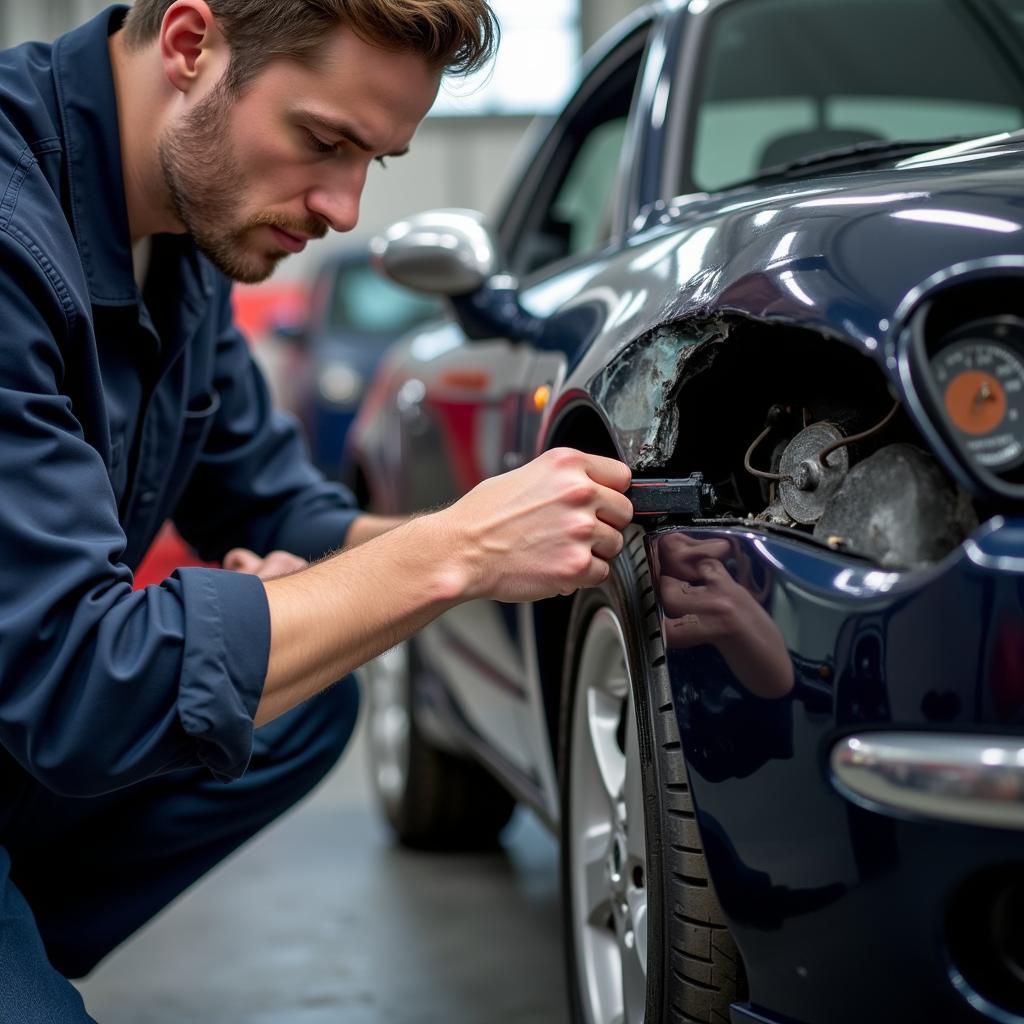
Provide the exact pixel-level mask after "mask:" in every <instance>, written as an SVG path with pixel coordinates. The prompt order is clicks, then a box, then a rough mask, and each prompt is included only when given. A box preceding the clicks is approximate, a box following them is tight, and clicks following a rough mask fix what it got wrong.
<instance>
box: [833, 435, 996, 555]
mask: <svg viewBox="0 0 1024 1024" xmlns="http://www.w3.org/2000/svg"><path fill="white" fill-rule="evenodd" d="M977 525H978V520H977V517H976V515H975V513H974V509H973V508H972V506H971V503H970V501H969V499H968V498H967V496H966V495H965V494H964V493H963V492H962V491H958V490H957V489H956V488H955V487H953V485H952V484H951V483H950V482H949V481H948V480H947V479H946V477H945V475H944V474H943V472H942V470H941V469H940V468H939V466H938V464H937V463H936V462H935V460H934V459H933V458H932V457H931V456H930V455H927V454H926V453H925V452H923V451H921V449H919V448H916V447H914V446H913V445H910V444H904V443H899V444H890V445H886V447H884V448H880V449H879V450H878V451H877V452H875V453H874V454H873V455H870V456H868V458H866V459H864V460H863V461H861V462H858V463H857V464H856V465H855V466H854V467H853V469H851V470H850V472H849V473H848V474H847V475H846V478H845V479H844V480H843V481H842V483H841V485H840V487H839V489H838V490H837V491H836V492H835V494H834V496H833V497H832V500H831V501H830V502H829V503H828V505H827V506H826V508H825V510H824V512H823V514H822V516H821V518H820V519H819V520H818V523H817V525H816V526H815V528H814V536H815V537H818V538H819V539H821V540H824V541H826V542H831V541H832V540H833V539H836V538H839V539H841V540H842V541H843V542H844V544H845V546H847V547H849V548H850V549H851V550H853V551H856V552H857V553H858V554H861V555H864V556H866V557H868V558H870V559H871V560H872V561H874V562H877V563H878V564H879V565H880V566H881V567H882V568H885V569H922V568H924V567H925V566H928V565H931V564H933V563H934V562H937V561H938V560H939V559H941V558H942V557H943V556H945V555H946V554H947V553H948V552H949V551H951V550H952V549H953V548H955V547H956V546H957V545H958V544H960V543H962V542H963V540H964V538H965V537H966V536H967V535H968V534H969V533H970V532H971V530H973V529H974V528H975V527H976V526H977Z"/></svg>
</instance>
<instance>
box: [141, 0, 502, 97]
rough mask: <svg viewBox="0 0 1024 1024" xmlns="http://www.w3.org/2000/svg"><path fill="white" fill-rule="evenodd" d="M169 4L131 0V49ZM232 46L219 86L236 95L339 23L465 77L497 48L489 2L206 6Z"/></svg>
mask: <svg viewBox="0 0 1024 1024" xmlns="http://www.w3.org/2000/svg"><path fill="white" fill-rule="evenodd" d="M173 2H174V0H135V3H134V5H133V6H132V8H131V10H130V11H129V12H128V15H127V17H126V19H125V23H124V32H125V41H126V42H127V44H128V45H129V47H131V48H139V47H142V46H145V45H147V44H148V43H151V42H152V41H153V40H155V39H156V38H157V37H158V36H159V34H160V27H161V25H162V23H163V18H164V14H166V13H167V9H168V8H169V7H170V6H171V4H172V3H173ZM206 3H207V4H208V5H209V7H210V10H211V11H212V12H213V15H214V17H215V18H216V19H217V22H218V24H219V25H220V28H221V31H222V32H223V33H224V37H225V38H226V39H227V42H228V45H229V46H230V48H231V61H230V64H229V67H228V72H227V76H226V80H225V82H224V85H225V86H226V87H227V88H228V89H231V90H237V89H240V88H241V87H242V86H243V85H245V83H246V82H248V81H250V80H251V79H252V78H254V77H255V76H256V75H257V74H258V73H259V72H260V71H261V70H262V69H263V68H264V67H265V66H266V65H267V64H268V63H270V61H272V60H274V59H276V58H279V57H286V58H291V59H293V60H298V61H315V59H316V57H317V55H318V51H319V50H320V48H321V46H322V45H323V43H324V39H325V37H326V35H327V33H328V32H329V31H330V30H332V29H333V28H335V27H337V26H339V25H344V26H346V27H348V28H350V29H351V30H352V31H353V32H354V33H355V34H356V35H358V36H359V37H360V38H361V39H363V40H364V41H365V42H367V43H370V44H371V45H373V46H379V47H380V48H381V49H384V50H396V51H403V52H411V53H416V54H419V55H421V56H422V57H423V58H424V59H425V60H426V61H427V63H428V64H429V65H430V66H431V67H432V68H433V69H434V70H436V71H443V72H445V73H446V74H470V73H471V72H473V71H477V70H479V69H480V68H482V67H483V66H484V65H485V64H486V63H487V62H488V61H489V60H490V58H491V57H492V56H493V54H494V51H495V49H496V48H497V45H498V38H499V29H498V22H497V19H496V18H495V16H494V11H493V10H492V9H491V7H490V4H489V3H488V0H206Z"/></svg>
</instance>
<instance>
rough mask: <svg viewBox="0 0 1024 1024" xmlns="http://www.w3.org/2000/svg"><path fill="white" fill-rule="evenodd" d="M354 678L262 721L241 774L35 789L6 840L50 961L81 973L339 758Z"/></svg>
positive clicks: (181, 774) (200, 773)
mask: <svg viewBox="0 0 1024 1024" xmlns="http://www.w3.org/2000/svg"><path fill="white" fill-rule="evenodd" d="M358 707H359V696H358V688H357V686H356V682H355V680H354V679H353V678H351V677H349V678H348V679H345V680H342V682H340V683H338V684H337V685H336V686H334V687H332V688H331V689H330V690H329V691H327V692H326V693H323V694H320V695H319V696H318V697H314V698H313V699H312V700H309V701H307V702H306V703H305V704H303V705H301V706H300V707H298V708H295V709H294V710H293V711H291V712H289V713H288V714H286V715H282V716H281V718H279V719H277V720H276V721H274V722H272V723H271V724H270V725H267V726H265V727H263V728H262V729H260V730H259V731H258V732H257V734H256V740H255V743H254V749H253V757H252V760H251V762H250V765H249V769H248V771H247V772H246V774H245V776H244V777H243V778H241V779H239V780H237V781H235V782H232V783H229V784H226V785H225V784H224V783H220V782H217V781H216V780H215V779H213V778H212V777H211V776H210V774H209V773H208V772H206V771H205V770H192V769H189V770H187V771H178V772H170V773H168V774H166V775H161V776H157V777H155V778H153V779H149V780H147V781H146V782H144V783H140V784H138V785H136V786H131V787H129V788H128V789H125V790H122V791H119V792H117V793H113V794H109V795H107V796H104V797H99V798H95V799H88V800H77V799H73V798H65V797H58V796H55V795H54V794H52V793H47V792H44V791H40V792H38V793H35V794H33V797H32V799H31V800H30V801H28V802H27V803H26V805H25V806H24V807H23V808H22V809H21V811H20V812H19V818H20V819H21V820H20V821H18V822H16V823H15V825H14V828H13V829H12V832H11V836H10V840H9V843H8V846H9V849H10V854H11V860H12V863H13V867H12V870H11V875H12V877H13V879H14V881H15V882H16V883H17V885H18V887H19V888H20V889H21V892H22V893H23V894H24V896H25V899H26V900H27V901H28V903H29V905H30V906H31V908H32V911H33V913H34V914H35V918H36V921H37V923H38V928H39V933H40V934H41V936H42V938H43V941H44V943H45V947H46V950H47V953H48V954H49V957H50V960H51V962H52V963H53V965H54V966H55V967H56V968H57V970H59V971H60V972H61V973H63V974H65V975H67V976H68V977H73V978H76V977H82V976H84V975H85V974H87V973H88V972H89V971H90V970H92V968H93V967H94V966H95V965H96V964H97V963H98V962H99V961H100V960H101V959H102V958H103V957H104V956H106V955H107V953H109V952H110V951H111V950H112V949H114V947H116V946H117V945H119V944H120V943H121V942H123V941H124V940H125V939H126V938H127V937H128V936H129V935H131V934H132V933H133V932H135V931H136V930H137V929H138V928H140V927H141V926H142V925H143V924H145V923H146V922H147V921H148V920H150V918H152V917H153V916H154V915H155V914H157V913H158V912H159V911H160V910H161V909H162V908H163V907H164V906H166V905H167V904H168V903H169V902H171V900H173V899H174V898H175V897H176V896H177V895H178V894H179V893H181V892H182V891H183V890H184V889H186V888H187V887H188V886H189V885H191V884H192V883H193V882H195V881H196V880H197V879H199V878H200V877H202V875H204V874H205V873H206V872H207V871H209V870H210V869H211V868H212V867H214V865H216V864H217V863H219V862H220V861H221V860H223V859H224V858H225V857H226V856H228V854H230V853H231V852H232V851H233V850H235V849H236V848H237V847H238V846H240V845H241V844H242V843H244V842H245V841H246V840H247V839H249V838H250V837H251V836H253V835H254V834H255V833H256V832H258V831H259V830H260V829H261V828H263V827H264V826H265V825H267V824H268V823H269V822H271V821H272V820H273V819H274V818H276V817H277V816H278V815H280V814H281V813H282V812H284V811H285V810H287V809H288V808H289V807H291V806H292V805H293V804H294V803H295V802H296V801H297V800H299V799H301V798H302V797H303V796H304V795H305V794H306V793H308V792H309V790H310V789H312V788H313V786H315V785H316V783H317V782H319V781H320V779H322V778H323V776H324V775H325V774H326V773H327V772H328V771H329V770H330V768H331V767H332V766H333V765H334V763H335V762H336V761H337V759H338V757H339V756H340V754H341V752H342V750H343V749H344V747H345V745H346V744H347V742H348V740H349V737H350V736H351V734H352V730H353V729H354V727H355V722H356V718H357V714H358Z"/></svg>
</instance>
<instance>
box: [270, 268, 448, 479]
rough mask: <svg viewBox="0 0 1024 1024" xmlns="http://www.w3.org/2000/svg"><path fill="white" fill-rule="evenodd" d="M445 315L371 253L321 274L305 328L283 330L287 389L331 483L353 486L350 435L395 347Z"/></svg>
mask: <svg viewBox="0 0 1024 1024" xmlns="http://www.w3.org/2000/svg"><path fill="white" fill-rule="evenodd" d="M440 310H441V306H440V303H439V301H438V300H437V299H435V298H430V297H428V296H425V295H421V294H417V293H416V292H412V291H409V290H408V289H407V288H403V287H401V286H400V285H398V284H396V283H394V282H393V281H389V280H387V279H386V278H383V277H381V276H380V275H379V274H377V273H375V272H374V271H373V270H372V268H371V267H370V262H369V253H368V252H367V250H366V249H365V248H360V249H350V250H346V251H343V252H340V253H337V254H335V255H334V256H332V257H330V258H329V259H327V260H326V261H325V262H324V263H323V265H322V266H321V267H320V269H319V271H318V272H317V275H316V278H315V280H314V282H313V287H312V292H311V296H310V304H309V315H308V318H307V319H306V320H305V321H304V322H303V323H281V324H278V325H277V327H276V328H275V333H276V335H277V337H278V338H279V339H280V340H282V341H284V342H285V343H286V344H287V346H288V351H287V354H286V357H285V360H284V366H283V367H282V371H281V372H282V375H283V377H284V378H285V379H284V380H283V382H282V384H281V387H282V389H283V391H284V392H285V395H286V404H287V406H288V407H289V410H290V411H291V412H293V413H295V414H296V415H297V416H298V418H299V420H300V421H301V423H302V425H303V428H304V429H305V433H306V437H307V439H308V441H309V446H310V451H311V454H312V456H313V461H314V462H315V463H316V465H317V466H318V467H319V468H320V469H321V470H323V471H324V472H325V473H326V474H327V475H328V476H329V477H331V478H332V479H336V480H342V481H343V482H346V483H350V482H352V470H351V466H350V464H349V463H348V461H347V459H346V456H345V446H346V439H347V437H348V430H349V427H350V426H351V425H352V421H353V420H354V419H355V415H356V410H357V409H358V408H359V404H360V402H361V401H362V400H363V397H364V395H365V394H366V389H367V386H368V384H369V382H370V380H371V378H372V377H373V372H374V370H375V369H376V367H377V364H378V362H379V361H380V360H381V358H382V357H383V355H384V353H385V352H386V351H387V348H388V346H389V345H390V344H391V343H392V342H393V341H395V340H396V339H397V338H399V337H401V335H402V334H404V333H405V332H406V331H407V330H409V329H410V328H411V327H413V326H414V325H415V324H417V323H420V322H421V321H423V320H426V319H428V318H430V317H432V316H437V315H438V313H439V312H440Z"/></svg>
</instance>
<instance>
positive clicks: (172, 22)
mask: <svg viewBox="0 0 1024 1024" xmlns="http://www.w3.org/2000/svg"><path fill="white" fill-rule="evenodd" d="M160 58H161V60H162V61H163V66H164V74H166V75H167V80H168V81H169V82H170V83H171V85H173V86H174V88H175V89H177V90H178V91H179V92H189V91H190V90H191V89H192V88H193V87H194V86H195V85H196V83H197V82H198V81H199V80H200V79H201V78H204V79H205V78H208V77H209V76H210V75H213V76H214V79H213V80H217V81H219V79H220V77H221V75H222V74H223V73H224V71H225V70H226V68H227V61H228V48H227V40H225V38H224V36H223V34H222V33H221V31H220V28H219V26H218V25H217V21H216V19H215V18H214V16H213V12H212V11H211V10H210V8H209V6H208V5H207V4H206V2H205V0H175V2H174V3H173V4H171V6H170V7H168V8H167V11H166V13H165V14H164V20H163V23H162V25H161V26H160Z"/></svg>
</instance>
